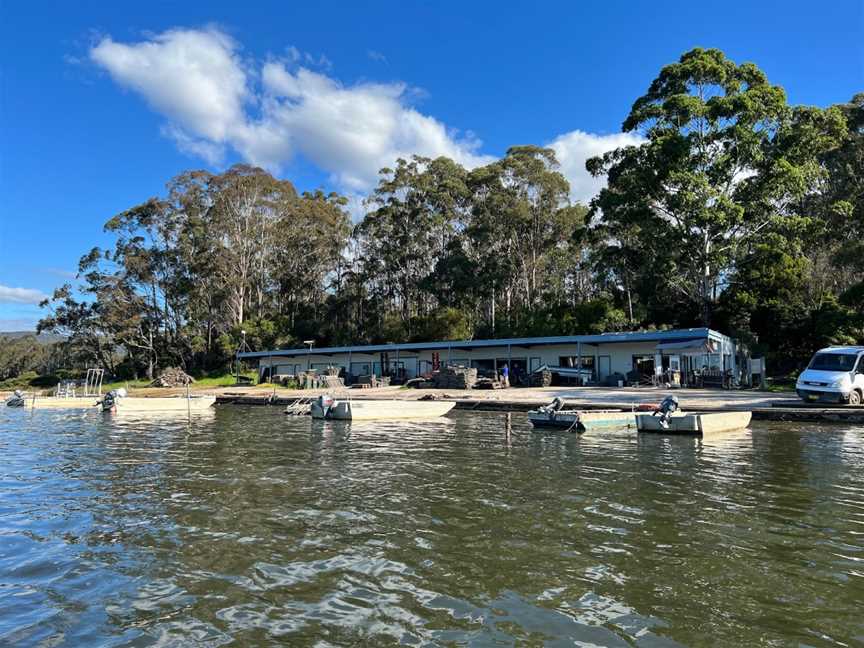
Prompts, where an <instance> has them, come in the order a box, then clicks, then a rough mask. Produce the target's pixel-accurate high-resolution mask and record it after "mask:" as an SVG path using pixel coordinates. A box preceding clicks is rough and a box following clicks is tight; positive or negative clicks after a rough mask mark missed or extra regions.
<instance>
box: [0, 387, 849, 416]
mask: <svg viewBox="0 0 864 648" xmlns="http://www.w3.org/2000/svg"><path fill="white" fill-rule="evenodd" d="M189 392H190V393H192V394H199V395H211V396H215V397H216V403H217V405H219V406H232V405H233V406H275V407H285V406H287V405H290V404H291V403H294V402H296V401H297V400H301V399H313V398H317V397H318V396H321V395H322V394H327V393H331V394H333V393H334V392H333V391H332V390H327V389H307V390H297V389H284V388H280V387H276V388H273V387H272V386H266V387H265V386H237V387H198V388H196V387H195V386H194V385H193V386H192V387H191V388H190V390H189ZM11 393H12V392H9V393H8V394H6V393H0V397H2V398H3V399H4V400H5V398H6V397H8V396H9V395H11ZM185 393H186V390H185V388H182V387H145V388H133V389H131V390H130V395H132V396H144V397H148V396H149V397H154V396H181V395H183V394H185ZM669 393H674V394H675V395H677V396H678V398H679V400H680V402H681V408H682V409H683V410H685V411H700V412H734V411H742V410H747V411H751V412H753V420H761V421H788V422H794V421H797V422H813V423H860V424H864V406H858V407H854V406H852V407H850V406H831V405H825V404H815V405H810V404H807V403H803V402H801V401H800V400H798V399H797V397H796V396H795V393H794V392H779V393H778V392H763V391H755V390H741V391H725V390H717V389H675V390H667V389H660V388H655V387H637V388H628V387H623V388H620V387H619V388H604V387H511V388H508V389H500V390H477V389H474V390H454V389H404V388H401V387H378V388H374V389H343V390H339V391H337V392H336V393H335V395H336V396H337V397H345V396H350V398H352V399H354V400H382V399H384V400H405V401H410V400H419V399H420V398H423V397H424V396H429V395H433V396H434V397H435V398H436V399H441V400H452V401H455V403H456V407H455V409H457V410H465V411H477V412H527V411H529V410H531V409H535V408H537V407H540V406H542V405H547V404H548V403H549V402H550V401H552V399H553V398H556V397H557V398H561V399H563V400H564V402H565V407H567V408H569V409H582V410H597V409H614V410H625V411H626V410H629V409H633V408H634V407H636V406H639V405H646V404H656V403H659V402H660V401H661V400H662V399H663V397H664V396H666V395H668V394H669Z"/></svg>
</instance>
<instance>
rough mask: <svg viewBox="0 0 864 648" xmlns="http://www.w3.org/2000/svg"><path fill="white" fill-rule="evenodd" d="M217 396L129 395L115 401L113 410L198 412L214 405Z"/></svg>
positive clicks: (121, 411)
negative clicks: (138, 396)
mask: <svg viewBox="0 0 864 648" xmlns="http://www.w3.org/2000/svg"><path fill="white" fill-rule="evenodd" d="M215 402H216V397H215V396H190V397H189V398H186V397H185V396H178V397H170V396H167V397H161V396H156V397H153V398H136V397H134V396H127V397H125V398H118V399H116V400H115V401H114V406H113V407H112V409H111V411H115V412H119V413H123V412H189V411H191V412H197V411H201V410H206V409H209V408H210V407H213V404H214V403H215Z"/></svg>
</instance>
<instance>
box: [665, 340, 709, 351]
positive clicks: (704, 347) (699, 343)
mask: <svg viewBox="0 0 864 648" xmlns="http://www.w3.org/2000/svg"><path fill="white" fill-rule="evenodd" d="M655 348H656V349H657V350H658V351H675V352H676V353H716V351H715V350H714V348H713V347H712V345H711V342H709V341H708V340H707V339H705V340H688V341H686V342H660V343H659V344H658V345H657V346H656V347H655Z"/></svg>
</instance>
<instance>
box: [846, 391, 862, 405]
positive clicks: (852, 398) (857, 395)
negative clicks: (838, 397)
mask: <svg viewBox="0 0 864 648" xmlns="http://www.w3.org/2000/svg"><path fill="white" fill-rule="evenodd" d="M849 404H850V405H860V404H861V392H860V391H858V390H857V389H853V390H852V392H851V393H850V394H849Z"/></svg>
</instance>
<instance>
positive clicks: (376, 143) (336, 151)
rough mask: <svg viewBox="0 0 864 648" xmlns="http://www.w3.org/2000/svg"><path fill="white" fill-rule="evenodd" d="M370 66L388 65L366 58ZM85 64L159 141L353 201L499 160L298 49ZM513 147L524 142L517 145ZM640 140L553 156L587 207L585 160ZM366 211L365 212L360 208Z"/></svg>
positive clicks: (583, 142) (228, 50) (158, 38)
mask: <svg viewBox="0 0 864 648" xmlns="http://www.w3.org/2000/svg"><path fill="white" fill-rule="evenodd" d="M367 55H368V56H369V57H370V58H372V59H373V60H386V59H384V57H383V55H381V54H380V53H379V52H375V51H372V50H370V51H369V52H367ZM90 59H91V60H92V61H93V62H95V63H96V64H97V65H99V66H100V67H102V68H104V69H105V70H107V72H108V73H109V74H110V75H111V77H112V78H113V79H114V81H115V82H116V83H118V84H119V85H120V86H122V87H124V88H128V89H130V90H132V91H134V92H136V93H138V94H140V95H141V96H143V97H144V99H145V100H146V101H147V103H148V104H149V105H150V106H151V107H152V108H153V109H154V110H155V111H156V112H158V113H159V114H161V115H162V116H163V117H165V119H166V120H167V123H166V124H165V125H164V126H163V127H162V134H163V135H164V136H165V137H167V138H169V139H171V140H173V141H174V142H175V144H176V145H177V147H178V148H179V149H180V150H181V151H183V152H185V153H187V154H188V155H191V156H194V157H199V158H202V159H204V160H206V161H207V162H209V163H210V164H212V165H218V164H220V163H221V162H222V161H223V160H224V158H225V155H226V153H227V151H228V150H229V149H231V150H234V151H235V152H237V153H238V154H239V155H240V156H241V157H242V158H243V159H244V160H246V161H248V162H250V163H252V164H256V165H260V166H263V167H265V168H268V169H270V170H272V171H275V172H278V171H279V170H280V168H281V167H282V166H283V165H284V164H286V163H287V162H289V161H290V160H291V159H292V158H293V157H294V156H296V155H300V156H302V157H303V158H305V159H306V160H308V161H310V162H312V163H313V164H314V165H316V166H317V167H318V168H320V169H322V170H324V171H326V172H327V173H329V174H330V176H331V179H332V180H333V181H334V182H335V183H336V184H337V185H338V187H339V189H340V190H342V191H343V192H345V193H348V194H349V195H355V194H357V195H359V194H362V193H364V192H368V191H369V190H370V189H371V188H372V187H374V185H375V184H376V182H377V180H378V171H379V169H381V168H382V167H385V166H392V165H393V163H394V162H395V160H396V159H397V158H399V157H406V158H407V157H409V156H411V155H412V154H418V155H425V156H429V157H435V156H439V155H445V156H448V157H450V158H453V159H454V160H456V161H458V162H459V163H461V164H462V165H464V166H466V167H468V168H472V167H475V166H478V165H481V164H485V163H488V162H490V161H491V160H492V159H493V158H492V157H491V156H488V155H483V154H482V153H480V145H481V142H480V141H479V140H478V139H477V138H476V137H475V136H474V135H473V133H471V131H465V132H463V133H461V134H460V133H458V132H457V131H454V130H453V129H451V128H448V127H447V126H446V125H445V124H443V123H442V122H440V121H439V120H437V119H435V118H434V117H431V116H429V115H425V114H423V113H421V112H420V111H419V110H417V109H416V108H415V107H413V106H412V101H414V100H416V98H417V97H418V95H419V94H420V91H418V90H417V89H416V88H411V87H409V86H407V85H405V84H403V83H368V82H366V83H355V84H353V85H345V84H343V83H341V82H339V81H338V80H336V79H334V78H332V77H331V76H328V75H327V74H325V73H324V72H322V71H320V70H319V71H314V70H312V69H310V66H314V67H318V68H321V67H324V68H326V67H328V66H329V65H330V62H329V61H328V60H327V59H326V57H324V56H323V55H321V56H320V57H318V58H316V57H313V56H311V55H310V54H308V53H304V52H301V51H300V50H298V49H297V48H296V47H294V46H289V47H287V48H286V49H285V53H284V55H283V58H282V59H271V60H268V61H267V62H265V63H264V64H263V65H260V66H258V65H256V64H253V63H249V62H247V61H245V60H244V59H242V58H241V56H240V46H239V44H238V43H237V42H236V41H235V40H234V39H232V38H231V37H229V36H227V35H226V34H225V33H223V32H222V31H220V30H219V29H217V28H213V27H210V28H206V29H173V30H169V31H166V32H164V33H162V34H157V35H155V36H151V37H149V39H148V40H144V41H141V42H136V43H119V42H116V41H114V40H113V39H111V38H110V37H105V38H103V39H102V40H101V41H99V43H98V44H97V45H95V46H94V47H93V48H92V49H91V50H90ZM514 139H518V138H514ZM641 141H642V140H641V139H640V138H639V137H638V136H637V135H631V134H626V133H624V134H612V135H595V134H591V133H586V132H583V131H579V130H575V131H571V132H569V133H566V134H563V135H560V136H559V137H557V138H555V139H554V140H553V141H552V142H551V143H550V144H549V146H551V147H552V148H553V149H554V150H555V152H556V154H557V156H558V159H559V161H560V163H561V172H562V173H563V174H564V175H565V177H567V179H568V180H569V181H570V184H571V197H572V198H573V199H574V200H579V201H582V202H588V201H589V200H590V199H591V198H592V197H593V196H594V195H596V193H597V192H598V191H599V190H600V188H601V187H602V186H603V184H604V182H605V181H604V179H603V178H592V177H591V176H590V175H589V174H588V172H587V171H586V170H585V160H586V159H588V158H589V157H592V156H594V155H600V154H602V153H604V152H606V151H609V150H611V149H613V148H616V147H619V146H626V145H630V144H638V143H640V142H641ZM353 207H354V209H355V210H356V209H359V200H356V201H355V202H354V205H353Z"/></svg>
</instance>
